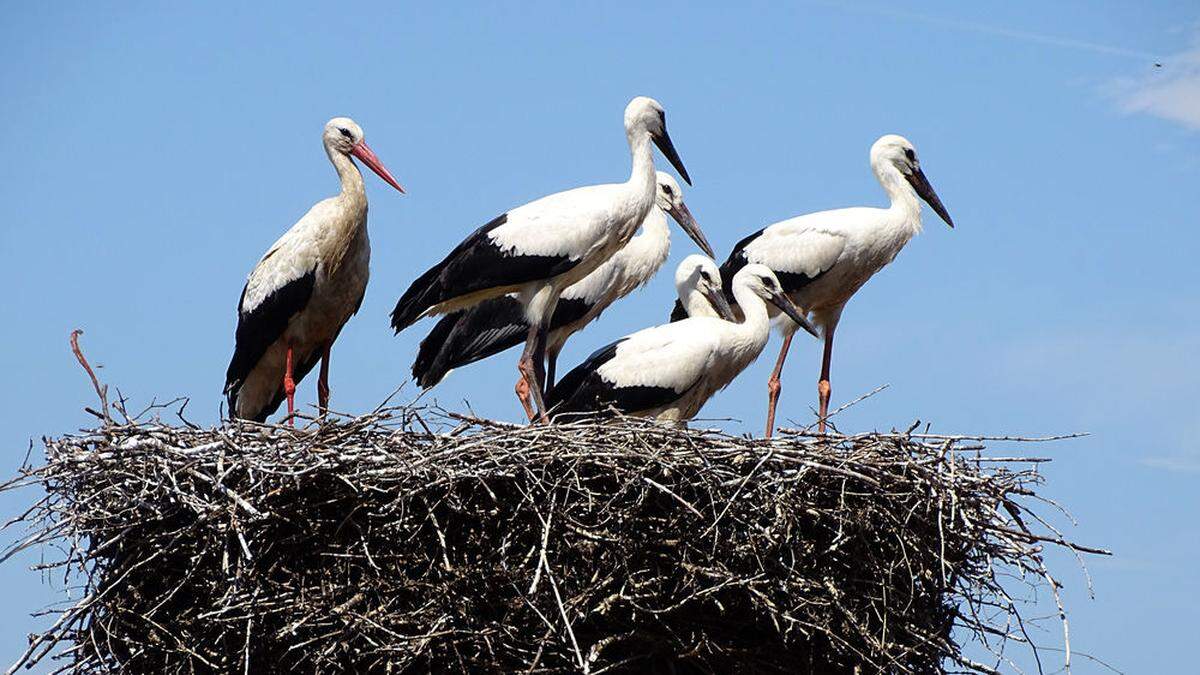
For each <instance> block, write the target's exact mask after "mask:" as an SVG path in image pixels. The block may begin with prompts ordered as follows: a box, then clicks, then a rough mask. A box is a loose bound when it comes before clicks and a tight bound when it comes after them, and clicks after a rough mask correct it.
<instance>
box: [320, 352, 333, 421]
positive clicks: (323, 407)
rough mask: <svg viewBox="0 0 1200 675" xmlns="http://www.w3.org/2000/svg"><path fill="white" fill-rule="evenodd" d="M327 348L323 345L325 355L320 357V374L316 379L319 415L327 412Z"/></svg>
mask: <svg viewBox="0 0 1200 675" xmlns="http://www.w3.org/2000/svg"><path fill="white" fill-rule="evenodd" d="M329 348H330V345H325V353H324V354H322V355H321V374H320V376H319V377H317V408H318V409H319V410H320V414H321V415H324V414H325V413H327V412H329Z"/></svg>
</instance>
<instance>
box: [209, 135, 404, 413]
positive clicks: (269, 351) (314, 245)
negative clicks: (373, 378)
mask: <svg viewBox="0 0 1200 675" xmlns="http://www.w3.org/2000/svg"><path fill="white" fill-rule="evenodd" d="M322 141H323V143H324V146H325V152H326V154H328V156H329V160H330V162H332V163H333V165H334V168H335V169H336V170H337V173H338V177H339V179H340V180H341V185H342V190H341V192H340V193H339V194H338V195H337V196H335V197H330V198H328V199H323V200H321V201H320V202H317V203H316V204H315V205H314V206H313V207H312V208H311V209H309V211H308V213H306V214H304V217H302V218H301V219H300V220H299V222H297V223H296V224H295V225H293V226H292V227H291V229H289V230H288V231H287V232H286V233H285V234H284V235H283V236H282V237H280V238H279V240H278V241H276V242H275V243H274V244H273V245H272V246H271V248H270V249H268V250H267V253H266V254H265V255H263V257H262V258H261V259H260V260H259V262H258V264H257V265H255V267H254V270H253V271H251V272H250V275H249V277H248V278H247V280H246V285H245V288H243V290H242V297H241V299H240V300H239V302H238V326H237V332H236V343H235V347H234V353H233V357H232V359H231V360H230V363H229V369H228V371H227V372H226V378H225V395H226V397H227V400H228V404H229V414H230V415H232V416H234V417H239V418H244V419H253V420H257V421H263V420H265V419H266V418H267V416H269V415H270V414H271V413H273V412H274V411H275V410H276V409H277V408H278V407H279V404H280V403H281V402H282V401H283V400H284V399H285V398H286V399H287V402H288V413H289V415H290V414H291V413H293V412H294V401H293V394H294V393H295V383H296V382H298V381H299V380H301V379H303V378H304V376H305V375H306V374H307V373H308V372H309V370H311V369H312V368H313V366H315V365H316V362H317V361H318V360H321V362H322V366H321V375H320V379H319V381H318V384H317V392H318V399H319V403H320V407H321V409H322V410H324V409H325V408H326V407H327V406H328V402H329V401H328V399H329V384H328V375H329V371H328V367H329V349H330V346H331V345H332V344H333V341H334V340H335V339H337V336H338V333H339V332H340V331H341V329H342V326H343V325H345V323H346V321H347V320H348V319H349V318H350V317H351V316H352V315H353V314H354V313H355V312H356V311H358V306H359V304H360V303H361V302H362V297H363V293H364V292H365V290H366V287H367V277H368V273H369V264H370V257H371V247H370V242H369V241H368V238H367V197H366V192H365V190H364V187H363V180H362V174H361V173H359V171H358V168H357V167H356V166H355V165H354V162H353V161H352V160H351V159H350V157H351V156H354V157H357V158H359V160H361V161H362V162H363V163H364V164H366V165H367V166H368V167H370V168H371V169H372V170H373V171H375V172H376V173H377V174H379V176H380V177H382V178H383V179H384V180H385V181H387V182H388V183H389V184H391V185H392V186H393V187H395V188H396V189H397V190H400V191H401V192H403V191H404V190H403V189H402V188H401V187H400V184H399V183H397V182H396V179H395V178H393V177H392V175H391V174H390V173H389V172H388V170H387V169H386V168H384V166H383V164H382V163H381V162H380V161H379V158H378V157H376V156H375V153H374V152H372V151H371V149H370V148H369V147H368V146H367V145H366V143H365V142H363V132H362V129H361V128H360V127H359V126H358V125H357V124H355V123H354V121H353V120H350V119H347V118H344V117H337V118H334V119H332V120H330V121H329V122H328V123H327V124H326V125H325V129H324V132H323V134H322ZM289 420H290V418H289Z"/></svg>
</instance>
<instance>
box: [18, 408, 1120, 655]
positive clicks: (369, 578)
mask: <svg viewBox="0 0 1200 675" xmlns="http://www.w3.org/2000/svg"><path fill="white" fill-rule="evenodd" d="M106 422H107V421H106ZM979 447H980V446H979V441H978V440H977V439H975V438H968V437H954V436H942V435H937V436H934V435H919V434H912V435H910V434H909V433H892V434H881V433H870V434H857V435H853V436H840V435H835V436H829V437H812V436H810V435H807V434H805V433H803V432H797V433H792V434H786V433H785V434H784V435H783V436H782V437H780V438H777V439H775V440H774V441H764V440H753V439H746V438H740V437H734V436H729V435H725V434H722V433H717V432H701V431H688V430H684V429H677V428H673V427H665V426H661V425H657V424H653V423H649V422H645V421H640V420H617V421H611V422H607V423H600V422H578V423H572V424H565V425H556V426H553V427H540V426H539V427H516V426H511V425H507V424H502V423H494V422H490V421H487V420H480V419H476V418H473V417H468V416H464V415H459V414H449V413H442V412H440V411H435V410H420V409H413V408H404V407H399V408H385V409H380V410H377V411H376V412H374V413H372V414H369V415H365V416H363V417H359V418H353V419H348V420H345V421H340V422H334V421H329V422H327V423H325V424H324V425H322V426H321V427H320V428H316V427H313V428H310V429H303V430H292V429H290V428H285V427H276V426H264V425H255V424H249V423H243V424H230V425H227V426H224V427H220V428H216V429H208V430H204V429H199V428H195V427H194V425H193V426H188V425H184V426H178V425H169V424H165V423H163V422H160V421H157V420H147V421H144V422H140V423H131V424H118V423H116V422H107V423H106V424H105V426H104V427H103V428H102V429H98V430H95V431H91V432H86V433H82V434H78V435H72V436H66V437H62V438H57V439H52V440H49V441H47V446H46V462H45V464H44V465H41V466H36V467H32V466H31V467H28V468H27V469H26V470H25V471H24V473H23V476H22V477H21V478H20V479H19V480H17V481H15V482H11V483H9V484H8V485H7V486H0V489H13V488H16V487H20V486H28V485H34V486H38V487H40V488H41V489H42V490H44V491H45V492H44V498H42V499H41V500H40V501H39V502H38V503H37V504H36V506H35V507H34V508H33V509H32V510H30V511H29V512H28V513H27V514H25V516H24V517H23V518H21V519H20V520H18V521H16V522H15V523H12V524H10V526H9V527H10V529H15V528H19V527H22V526H24V527H27V528H28V530H27V531H25V532H20V533H17V539H18V543H17V544H16V545H17V546H20V547H22V548H28V547H30V546H36V545H39V544H40V545H46V546H47V550H48V551H63V552H64V554H63V555H62V556H61V557H60V558H58V559H57V560H56V561H53V562H50V563H47V564H45V565H44V567H45V568H46V569H52V570H57V571H58V572H59V574H60V575H62V574H64V573H65V574H66V576H67V577H68V579H69V580H70V581H71V584H70V585H71V586H73V587H75V588H77V589H78V591H79V593H77V594H76V596H75V598H76V602H75V604H73V605H72V606H71V607H70V608H69V609H66V610H65V611H62V613H61V615H60V617H59V618H58V622H57V623H56V624H54V626H53V627H52V628H51V629H49V630H48V631H46V632H45V633H43V634H41V635H38V636H35V637H34V638H33V640H32V643H31V645H30V648H29V651H28V652H27V653H26V654H25V655H24V656H23V657H22V658H21V660H20V662H18V663H17V664H14V668H18V667H20V666H22V665H26V666H28V665H33V664H36V663H39V662H44V661H47V660H48V658H50V657H54V658H57V659H59V660H58V661H57V662H56V663H57V665H58V667H60V669H61V670H64V671H70V672H79V673H91V672H109V671H115V670H122V671H126V672H161V673H193V672H205V673H207V672H261V671H264V670H284V671H299V672H331V671H347V672H349V671H355V672H410V671H411V672H424V671H429V670H438V671H445V670H452V671H459V670H465V671H472V672H480V671H484V672H492V671H506V672H510V671H511V672H531V673H534V672H535V673H548V672H578V671H587V672H591V673H604V672H647V671H650V672H653V671H661V672H680V671H682V672H797V671H802V672H803V671H805V670H809V671H812V672H831V673H842V672H844V673H853V672H881V671H882V672H896V673H928V672H940V671H943V670H944V669H946V668H953V669H966V670H969V671H974V672H992V671H994V670H997V669H999V666H1000V665H1001V664H1002V663H1003V661H1001V658H1002V656H1000V655H999V653H1000V652H1002V650H1003V648H1004V645H1005V644H1007V643H1009V642H1013V641H1017V642H1026V643H1027V640H1026V638H1025V635H1027V633H1026V632H1025V626H1026V624H1027V623H1028V620H1023V619H1022V617H1021V614H1020V612H1019V610H1020V609H1022V601H1021V599H1020V598H1022V597H1025V596H1023V595H1022V593H1021V592H1020V591H1023V590H1024V589H1025V587H1024V586H1022V585H1021V584H1027V585H1028V586H1029V587H1037V586H1038V585H1039V584H1040V585H1041V586H1043V587H1045V586H1047V585H1048V586H1049V587H1050V588H1052V589H1053V590H1055V591H1057V586H1058V582H1057V581H1055V580H1054V578H1053V577H1052V576H1051V575H1050V571H1049V570H1048V569H1047V568H1046V565H1045V563H1044V561H1043V557H1042V548H1041V547H1042V546H1044V545H1051V546H1061V547H1069V548H1071V549H1073V550H1074V551H1076V552H1079V551H1082V552H1088V553H1103V551H1100V550H1098V549H1094V548H1091V547H1085V546H1079V545H1076V544H1074V543H1071V542H1068V541H1067V540H1066V539H1064V538H1063V536H1062V535H1061V534H1060V533H1059V532H1057V531H1055V530H1053V529H1051V528H1049V526H1045V528H1044V529H1041V530H1030V529H1029V528H1028V526H1027V524H1028V523H1036V524H1038V525H1039V526H1043V525H1045V521H1043V520H1042V519H1040V518H1037V517H1036V514H1033V513H1032V512H1031V511H1029V508H1030V506H1031V504H1039V503H1044V502H1042V501H1038V500H1037V499H1035V498H1034V496H1035V493H1034V490H1035V488H1037V487H1039V485H1040V482H1041V478H1040V476H1039V474H1038V473H1037V466H1038V462H1043V461H1045V460H1044V458H1040V457H1039V458H1031V460H1030V461H1025V460H1023V459H1022V458H1020V457H1014V456H1013V454H1014V453H1012V452H1011V450H1010V451H1009V452H1007V453H1005V455H1004V456H1003V457H1002V458H1000V459H1001V460H1002V461H998V460H997V459H996V458H988V457H987V456H985V455H983V454H982V453H981V452H980V450H979ZM959 448H968V449H969V450H960V449H959ZM1026 514H1029V515H1030V516H1032V517H1022V516H1025V515H1026ZM1014 578H1015V579H1018V580H1019V581H1020V583H1019V584H1016V587H1015V588H1009V587H1007V586H1011V585H1013V584H1012V583H1011V581H1010V582H1008V583H1007V585H1006V583H1005V580H1009V579H1014ZM1063 622H1064V627H1065V615H1063ZM1063 634H1064V635H1066V632H1065V631H1064V632H1063ZM971 640H975V641H977V642H979V643H981V644H984V645H985V646H988V647H989V648H991V649H993V651H995V652H997V656H996V657H995V659H996V661H995V663H993V664H992V665H988V664H983V663H976V662H974V661H972V660H971V659H970V658H968V657H967V656H965V655H964V652H963V648H964V644H965V643H966V642H969V641H971ZM1030 647H1031V648H1032V646H1031V645H1030Z"/></svg>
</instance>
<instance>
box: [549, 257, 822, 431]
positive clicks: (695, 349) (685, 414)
mask: <svg viewBox="0 0 1200 675" xmlns="http://www.w3.org/2000/svg"><path fill="white" fill-rule="evenodd" d="M696 278H697V279H699V289H700V292H701V293H704V294H705V295H706V296H708V297H710V298H713V299H716V298H720V297H722V294H721V291H720V290H719V288H718V287H717V286H716V284H715V283H714V284H711V285H708V284H707V282H706V281H705V280H704V279H703V278H702V277H699V276H698V277H696ZM732 287H733V296H734V298H735V299H736V300H737V302H738V305H739V307H740V308H741V311H742V314H743V319H742V321H741V322H740V323H739V322H734V321H727V320H724V319H719V318H713V317H709V316H693V317H689V318H687V319H683V320H680V321H676V322H674V323H669V324H666V325H662V326H655V327H653V328H647V329H645V330H641V331H638V332H637V333H634V334H632V335H630V336H628V337H625V338H623V339H621V340H619V341H617V342H615V343H613V344H610V345H608V346H607V347H604V348H602V349H600V350H598V351H596V352H595V353H594V354H592V355H591V356H590V357H589V358H588V359H587V360H586V361H584V362H583V363H582V364H580V365H579V366H578V367H576V368H575V369H573V370H572V371H571V372H570V373H568V374H566V375H564V376H563V379H562V381H561V382H559V383H558V384H557V385H556V386H555V387H554V388H553V389H551V390H550V392H549V393H548V395H547V402H548V403H549V404H550V406H551V408H552V409H553V410H555V411H556V412H557V413H581V412H604V411H606V410H610V409H616V410H618V411H620V412H623V413H625V414H630V415H640V416H645V417H653V418H656V419H660V420H674V421H683V420H687V419H691V418H692V417H694V416H695V415H696V414H697V413H698V412H699V411H700V409H701V407H703V405H704V404H705V402H707V401H708V399H709V398H711V397H712V395H713V394H715V393H716V392H718V391H720V390H721V389H723V388H725V386H727V385H728V384H729V383H730V382H731V381H732V380H733V378H734V377H736V376H737V375H738V374H739V373H741V372H742V370H744V369H745V368H746V366H748V365H750V363H752V362H753V361H754V359H756V358H758V355H759V354H760V353H761V352H762V349H763V347H764V346H765V345H766V343H767V336H768V334H769V333H770V328H771V326H770V317H769V315H768V313H767V307H766V303H767V301H770V302H771V303H773V304H774V305H776V306H777V307H778V308H779V309H780V310H782V311H783V312H784V313H786V314H787V315H788V316H791V317H793V318H794V319H795V320H796V321H800V322H803V321H804V318H803V317H802V316H801V315H800V312H799V310H798V309H797V308H796V307H795V306H794V305H793V304H792V303H791V301H790V300H788V299H787V297H786V296H785V295H784V294H783V291H782V289H781V288H780V285H779V281H778V280H777V279H776V277H775V274H774V273H773V272H771V270H770V269H768V268H767V267H765V266H762V265H748V266H746V267H744V268H742V269H741V270H740V271H739V272H738V273H737V275H736V276H735V277H734V279H733V282H732ZM685 302H688V301H687V300H685ZM714 304H715V303H714Z"/></svg>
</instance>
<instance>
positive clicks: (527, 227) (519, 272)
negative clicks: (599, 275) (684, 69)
mask: <svg viewBox="0 0 1200 675" xmlns="http://www.w3.org/2000/svg"><path fill="white" fill-rule="evenodd" d="M625 136H626V139H627V140H628V142H629V149H630V151H631V153H632V155H633V167H632V170H631V171H630V176H629V180H628V181H626V182H624V183H611V184H606V185H592V186H588V187H582V188H576V189H574V190H568V191H566V192H559V193H556V194H552V195H550V196H548V197H543V198H541V199H538V200H536V201H533V202H530V203H528V204H525V205H524V206H519V207H517V208H515V209H512V210H510V211H507V212H505V213H503V214H501V215H500V216H499V217H497V218H495V219H494V220H492V221H491V222H489V223H487V224H486V225H484V226H483V227H480V228H479V229H478V230H476V231H475V232H473V233H472V234H471V235H470V236H468V237H467V238H466V239H465V240H463V242H462V243H461V244H459V245H458V246H457V247H455V248H454V250H453V251H451V252H450V254H449V255H447V256H446V258H445V259H444V260H442V261H441V262H440V263H438V264H436V265H434V266H433V267H431V268H430V269H429V270H428V271H427V272H425V273H424V274H422V275H421V276H420V277H418V278H417V280H416V281H414V282H413V283H412V285H411V286H409V288H408V290H407V291H405V293H404V295H403V296H402V297H401V298H400V300H399V301H398V302H397V303H396V308H395V309H394V310H393V311H392V327H393V328H394V329H395V330H396V332H397V333H399V332H400V331H402V330H404V329H405V328H407V327H408V326H411V325H412V324H413V323H415V322H416V321H417V320H419V319H421V318H422V317H424V316H429V315H433V314H447V313H450V312H454V311H457V310H460V309H466V308H468V307H472V306H474V305H476V304H478V303H480V302H483V301H484V300H490V299H492V298H497V297H500V296H503V295H508V294H509V293H516V294H517V297H518V300H519V301H520V303H521V306H522V308H523V309H524V313H525V320H526V321H527V322H528V325H529V330H528V332H527V333H526V339H525V351H524V353H523V354H522V355H521V360H520V361H519V362H518V365H517V368H518V370H519V371H520V373H521V377H522V378H524V380H525V382H526V383H527V385H528V386H529V388H530V390H531V392H532V393H533V398H534V403H536V405H537V412H538V414H539V416H540V418H541V419H542V421H547V418H546V407H545V405H544V402H543V393H544V383H545V350H546V334H547V329H548V327H549V324H550V319H551V317H552V316H553V315H554V309H555V305H556V303H557V302H558V298H559V295H560V294H561V293H562V291H563V290H564V289H565V288H567V287H568V286H570V285H571V284H574V283H576V282H578V281H580V280H581V279H583V278H584V277H586V276H587V275H589V274H591V273H592V271H594V270H595V269H596V268H597V267H599V266H600V265H601V264H602V263H604V261H606V260H608V259H609V258H611V257H612V256H613V254H615V253H616V252H617V251H619V250H620V249H621V248H622V247H623V246H625V244H627V243H628V242H629V239H630V238H631V237H633V234H634V232H635V231H636V230H637V228H638V226H639V225H640V224H641V223H642V221H643V220H645V219H646V215H647V214H648V213H649V212H650V209H651V208H653V207H654V201H655V192H656V189H655V171H654V156H653V151H652V150H651V147H650V146H651V143H654V144H656V145H657V146H658V148H659V149H660V150H661V151H662V153H663V155H665V156H666V158H667V159H668V160H669V161H670V162H671V164H672V165H674V167H675V169H676V170H677V171H679V175H681V176H682V177H683V179H684V180H685V181H687V183H688V184H689V185H690V184H691V179H690V178H689V177H688V174H687V170H686V169H684V167H683V162H682V161H681V160H680V159H679V154H678V153H677V152H676V151H675V147H674V145H673V144H672V143H671V137H670V136H669V135H668V134H667V125H666V116H665V114H664V112H663V107H662V106H661V105H660V104H659V103H658V101H655V100H654V99H651V98H646V97H642V96H639V97H637V98H635V99H633V100H632V101H630V103H629V105H628V106H627V107H626V108H625ZM680 225H681V226H682V227H683V229H684V230H685V231H686V232H687V233H688V234H689V235H690V236H691V237H692V238H693V239H695V240H696V242H697V243H698V244H700V246H701V248H703V249H705V250H711V247H710V246H709V245H708V243H707V241H706V240H705V239H704V235H703V234H702V233H701V232H700V230H699V228H698V227H696V225H695V223H694V222H682V223H680Z"/></svg>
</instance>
